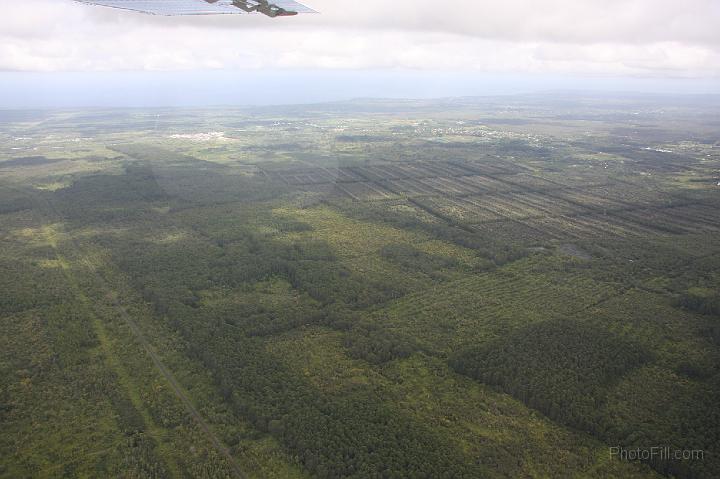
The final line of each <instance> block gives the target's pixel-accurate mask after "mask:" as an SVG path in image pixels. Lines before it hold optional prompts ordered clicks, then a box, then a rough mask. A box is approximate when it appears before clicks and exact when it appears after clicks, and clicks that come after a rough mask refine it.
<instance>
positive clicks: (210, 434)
mask: <svg viewBox="0 0 720 479" xmlns="http://www.w3.org/2000/svg"><path fill="white" fill-rule="evenodd" d="M34 199H35V200H36V201H37V202H38V203H39V204H40V205H39V206H41V208H40V211H45V212H46V213H49V214H47V215H45V216H50V217H51V218H52V219H57V220H61V219H62V215H61V214H59V212H58V211H57V210H56V209H55V207H54V206H53V205H52V204H51V203H50V201H49V200H47V199H46V198H42V197H38V196H35V198H34ZM63 230H64V228H63ZM63 233H65V235H66V237H67V239H68V242H69V244H70V245H72V247H73V250H74V251H75V252H76V253H77V254H78V256H79V257H80V258H83V259H84V258H85V255H84V254H83V250H82V247H81V246H80V245H79V244H78V242H77V240H76V239H75V238H74V237H73V236H72V235H71V234H69V233H67V231H63ZM52 246H53V249H55V250H56V254H57V256H58V257H59V258H60V257H61V256H60V254H59V252H57V245H56V244H53V245H52ZM67 274H72V273H71V272H70V271H68V272H67ZM93 276H94V279H95V280H96V284H97V285H98V286H99V287H100V289H101V290H102V291H104V292H105V293H112V292H113V291H114V290H113V288H112V287H111V286H110V284H109V283H108V281H107V280H106V279H105V278H104V277H103V276H102V275H101V274H99V273H97V272H94V273H93ZM88 301H89V299H88ZM90 307H91V308H92V309H93V310H94V312H95V314H97V312H96V311H95V308H94V307H93V305H90ZM111 307H112V308H113V309H114V310H115V311H116V312H117V313H118V315H119V317H120V318H121V319H122V321H123V322H124V323H125V325H127V327H128V328H129V329H130V331H131V332H132V334H133V336H134V337H135V339H136V340H137V341H138V343H140V345H141V346H142V347H143V349H144V350H145V352H146V353H147V354H148V356H149V357H150V359H151V361H152V363H153V365H154V366H155V369H156V370H157V371H158V372H159V373H160V375H161V376H162V377H163V378H164V379H165V380H166V381H167V383H168V384H169V385H170V389H171V390H172V391H173V393H174V394H175V396H176V397H177V398H178V399H179V400H180V402H181V403H182V405H183V407H184V408H185V410H186V412H187V413H188V414H189V415H190V416H191V417H192V418H193V419H194V420H195V422H196V423H197V425H198V427H199V428H200V430H202V431H203V433H204V434H205V435H206V436H207V438H208V440H209V441H210V443H211V444H212V445H213V447H214V448H215V449H216V450H217V451H218V452H219V453H220V454H221V455H222V456H224V457H225V459H226V460H227V462H228V465H229V466H230V468H231V469H232V470H233V472H234V473H235V475H236V477H238V478H239V479H247V477H248V476H247V475H246V474H245V473H244V472H243V470H242V468H241V467H240V464H238V462H237V461H236V460H235V458H234V457H233V455H232V453H231V452H230V449H229V448H228V447H227V446H226V445H225V443H224V442H223V441H222V440H221V439H220V438H219V437H218V436H217V434H215V432H214V431H213V430H212V428H211V427H210V425H209V424H208V423H207V422H206V421H205V419H204V418H203V417H202V415H201V414H200V412H199V411H198V410H197V408H196V407H195V406H194V405H193V403H192V401H191V400H190V398H189V397H188V395H187V393H186V392H185V390H184V389H183V387H182V386H181V385H180V383H179V382H178V381H177V379H176V378H175V376H174V375H173V373H172V372H171V371H170V370H169V369H168V368H167V366H165V364H164V363H163V361H162V359H161V358H160V356H159V355H158V353H157V351H156V350H155V348H154V347H153V346H152V344H151V343H150V341H149V340H148V338H147V336H145V334H144V333H143V331H142V329H141V328H140V326H139V325H138V324H137V322H136V321H135V320H134V319H133V318H132V316H131V315H130V314H129V313H128V312H127V310H126V309H125V308H124V307H123V306H122V305H118V304H113V305H111Z"/></svg>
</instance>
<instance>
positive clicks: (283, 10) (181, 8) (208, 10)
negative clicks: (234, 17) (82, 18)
mask: <svg viewBox="0 0 720 479" xmlns="http://www.w3.org/2000/svg"><path fill="white" fill-rule="evenodd" d="M75 1H77V2H80V3H86V4H89V5H101V6H104V7H112V8H120V9H123V10H133V11H136V12H142V13H148V14H151V15H165V16H175V15H219V14H239V13H252V12H260V13H264V14H266V15H268V16H285V15H294V14H295V13H315V11H314V10H313V9H311V8H308V7H306V6H305V5H303V4H301V3H298V2H296V1H295V0H269V1H268V0H214V1H213V0H75ZM276 12H279V13H276ZM273 13H274V14H273Z"/></svg>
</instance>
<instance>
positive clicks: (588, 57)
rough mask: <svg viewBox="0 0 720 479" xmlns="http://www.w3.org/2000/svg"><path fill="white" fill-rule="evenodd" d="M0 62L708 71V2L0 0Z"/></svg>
mask: <svg viewBox="0 0 720 479" xmlns="http://www.w3.org/2000/svg"><path fill="white" fill-rule="evenodd" d="M0 2H2V9H1V10H0V11H2V16H0V69H2V70H6V71H8V70H12V71H119V70H195V69H244V68H250V69H258V68H302V69H310V68H327V69H334V68H337V69H340V68H343V69H347V68H350V69H428V70H472V71H483V72H538V73H572V74H578V73H579V74H600V75H636V76H659V77H663V76H673V77H674V76H680V77H718V76H720V33H718V32H719V31H720V29H718V28H717V25H720V2H718V1H717V0H684V1H683V2H677V1H668V0H574V1H569V0H543V1H540V0H535V1H533V0H503V1H498V2H487V1H484V2H479V1H477V0H449V1H448V2H445V4H442V3H441V2H437V0H433V1H430V0H364V1H358V0H308V1H307V3H309V4H311V6H312V7H314V8H316V9H317V10H319V11H321V12H322V13H321V14H320V15H303V16H298V17H291V18H281V19H268V18H265V17H262V16H256V15H252V16H250V15H248V16H241V15H238V16H221V17H201V18H197V17H195V18H188V17H183V18H180V17H169V18H166V17H152V16H147V15H140V14H135V13H131V12H122V11H117V10H112V9H106V8H102V7H92V6H86V5H81V4H76V3H73V2H71V1H69V0H0Z"/></svg>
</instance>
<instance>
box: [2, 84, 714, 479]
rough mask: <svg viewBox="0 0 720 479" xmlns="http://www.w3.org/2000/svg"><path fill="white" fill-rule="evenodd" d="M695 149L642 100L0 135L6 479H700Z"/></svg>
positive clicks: (90, 114)
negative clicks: (681, 454)
mask: <svg viewBox="0 0 720 479" xmlns="http://www.w3.org/2000/svg"><path fill="white" fill-rule="evenodd" d="M719 132H720V102H719V101H718V100H717V98H670V97H668V98H661V97H649V96H648V97H639V98H633V97H621V98H593V97H580V96H578V97H571V98H566V99H563V100H562V101H561V100H560V99H558V98H551V97H532V96H528V97H507V98H498V99H491V98H488V99H458V100H448V101H407V102H400V101H379V100H366V101H356V102H347V103H337V104H326V105H312V106H295V107H265V108H253V109H251V108H214V109H197V110H190V109H186V110H169V109H157V110H134V109H126V110H87V111H27V112H12V111H0V478H8V479H15V478H64V477H68V478H70V477H73V478H74V477H81V478H95V477H120V478H166V477H167V478H170V477H172V478H176V477H177V478H311V477H317V478H342V477H347V478H428V479H430V478H433V479H434V478H453V479H455V478H496V477H497V478H560V477H567V478H625V477H628V478H660V477H668V478H674V477H676V478H701V479H703V478H707V479H711V478H716V477H719V476H720V401H719V400H718V398H720V133H719ZM613 447H622V448H624V449H626V450H635V449H638V448H641V449H649V448H652V447H663V448H664V447H667V448H670V450H672V451H675V450H678V451H691V452H693V453H694V455H695V457H693V458H690V459H688V458H685V459H683V458H679V459H677V458H661V457H658V456H652V457H648V458H645V459H642V460H630V459H627V458H621V457H618V456H616V455H613V454H611V448H613Z"/></svg>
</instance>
